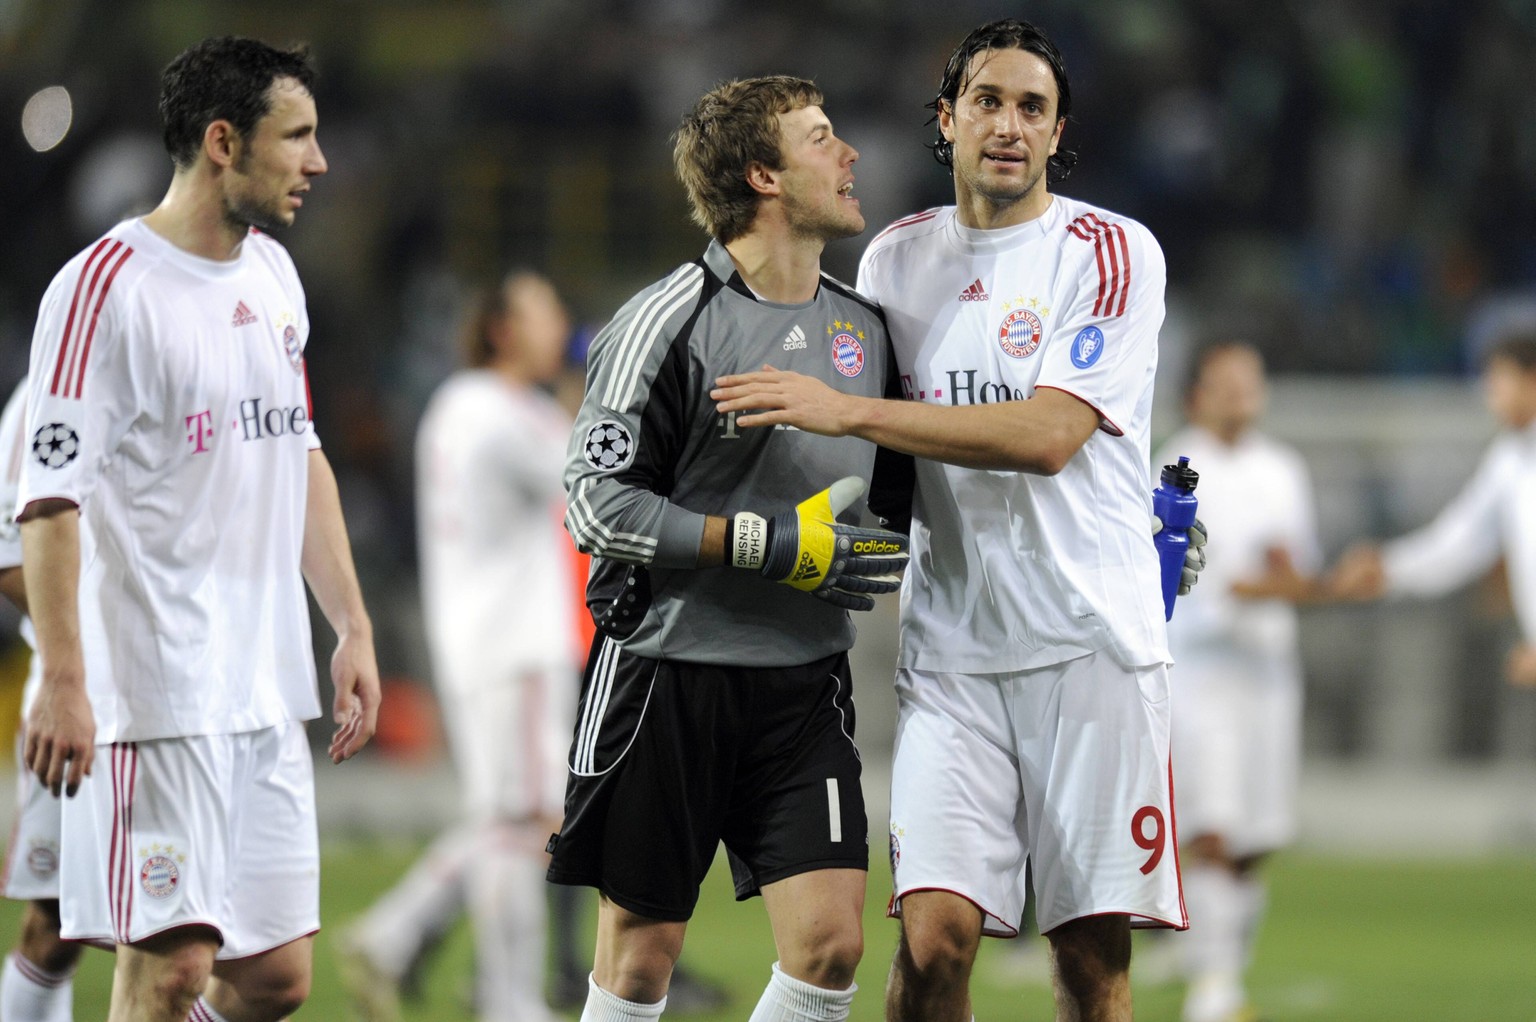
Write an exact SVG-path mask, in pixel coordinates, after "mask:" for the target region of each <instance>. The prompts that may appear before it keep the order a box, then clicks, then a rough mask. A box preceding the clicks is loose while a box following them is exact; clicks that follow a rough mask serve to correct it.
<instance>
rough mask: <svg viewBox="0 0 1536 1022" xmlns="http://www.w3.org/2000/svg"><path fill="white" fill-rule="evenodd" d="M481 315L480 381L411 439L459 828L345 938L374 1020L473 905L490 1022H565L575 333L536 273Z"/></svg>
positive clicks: (477, 326) (438, 397)
mask: <svg viewBox="0 0 1536 1022" xmlns="http://www.w3.org/2000/svg"><path fill="white" fill-rule="evenodd" d="M480 304H481V308H480V309H479V311H478V313H477V315H476V316H475V317H474V319H473V322H472V323H471V325H470V328H469V330H468V331H467V333H466V338H467V342H468V343H467V355H468V360H467V361H468V363H469V368H467V369H463V370H461V371H459V372H457V373H455V374H454V375H453V376H451V377H449V379H448V380H447V381H446V382H445V383H443V385H442V386H441V387H439V388H438V390H437V392H436V393H435V394H434V395H433V397H432V400H431V402H430V403H429V404H428V405H427V410H426V414H425V415H424V416H423V417H422V421H421V426H420V429H419V430H418V432H417V437H416V487H417V488H416V495H417V504H418V509H419V514H418V524H419V528H420V541H421V542H420V549H421V572H422V608H423V611H424V613H425V616H426V626H427V641H428V645H429V647H430V650H431V654H432V666H433V674H434V676H435V678H436V681H437V690H438V697H439V702H440V703H441V705H442V708H443V715H444V721H445V723H446V725H447V730H448V736H449V744H450V746H451V747H452V749H453V752H454V756H455V758H456V759H457V761H458V766H459V776H460V779H461V781H462V783H463V785H464V789H465V805H464V809H465V819H464V821H463V822H462V823H460V824H458V825H457V826H455V827H453V828H451V829H450V830H448V831H446V832H445V833H443V834H442V835H441V836H440V837H439V838H438V839H437V840H436V841H434V842H433V844H432V846H431V847H430V848H428V849H427V851H426V853H425V854H424V855H423V856H422V858H421V859H420V860H419V861H418V862H417V864H416V865H415V866H414V867H413V868H412V869H411V871H410V872H409V873H408V874H407V875H406V877H405V878H404V879H402V880H401V882H400V883H399V884H397V885H396V886H395V887H394V888H393V889H391V890H390V891H389V892H388V893H387V894H385V896H384V897H383V898H381V899H380V900H379V901H378V902H377V903H376V904H375V905H374V906H373V908H371V909H370V910H369V911H368V912H367V913H366V914H365V915H364V916H363V917H362V918H361V919H360V920H359V921H358V922H357V923H356V924H355V925H354V926H352V927H351V928H350V929H349V932H348V937H347V940H346V941H345V943H344V945H343V952H344V955H345V958H344V964H350V965H351V967H352V968H351V970H350V974H349V979H350V982H349V985H350V986H351V987H352V992H353V994H354V997H355V998H356V999H357V1001H358V1003H359V1005H360V1006H361V1007H363V1008H364V1010H365V1016H366V1017H368V1018H373V1019H389V1018H398V1017H399V1006H398V1003H397V997H396V994H395V991H396V989H397V988H398V986H399V984H400V981H401V980H402V979H403V978H404V977H405V975H406V973H407V971H408V969H409V968H410V967H411V966H412V963H413V960H414V959H415V958H416V957H417V956H418V955H419V954H420V953H421V951H422V949H423V946H424V945H426V944H427V943H430V942H431V941H432V940H433V939H434V938H435V937H436V936H439V935H441V933H442V931H444V930H445V929H446V928H447V924H448V923H449V922H450V921H451V920H452V918H453V917H454V916H456V915H457V914H458V911H459V910H460V907H461V906H465V905H467V907H468V910H469V914H470V918H471V920H472V922H473V925H474V934H475V947H476V969H475V974H476V979H477V984H478V997H477V1006H478V1010H479V1015H480V1017H481V1018H484V1019H488V1020H495V1022H539V1020H546V1019H547V1020H552V1019H553V1018H554V1017H555V1016H554V1015H553V1014H552V1013H551V1012H550V1011H549V1009H548V1008H547V1007H546V1006H545V1003H544V945H545V940H544V932H545V926H544V916H545V907H544V906H545V896H546V895H545V889H546V886H547V885H546V884H545V881H544V870H545V869H546V867H547V866H548V863H549V856H548V855H546V854H545V852H544V842H545V839H546V838H547V837H548V835H549V832H550V831H551V830H555V829H558V828H559V825H560V809H561V802H562V800H563V799H564V796H565V767H564V760H565V751H566V748H567V747H568V746H569V744H570V735H571V727H572V725H573V724H574V717H575V711H576V696H577V680H578V675H577V672H576V664H577V660H578V657H579V651H578V650H577V648H576V623H575V621H574V618H575V614H576V594H575V592H574V591H573V581H574V572H573V571H572V567H571V560H572V558H573V557H574V555H575V551H574V550H573V549H572V547H571V542H570V538H569V537H568V536H567V535H566V534H565V530H564V528H563V527H562V525H561V520H562V517H563V515H564V512H565V486H564V483H563V482H562V476H563V473H564V470H565V449H566V444H567V443H568V441H569V440H570V434H571V418H570V415H569V414H567V413H566V411H565V410H564V409H563V408H561V407H560V405H559V404H558V403H557V402H556V401H555V399H554V398H553V397H551V396H550V395H549V394H548V393H547V392H545V391H544V390H542V389H541V387H542V386H544V385H547V384H550V383H552V382H554V380H555V379H556V378H557V377H558V376H559V373H560V370H561V366H562V362H563V359H564V354H565V345H566V340H567V338H568V337H569V335H570V320H569V319H568V317H567V316H566V313H565V309H564V307H563V306H562V305H561V303H560V299H559V297H558V296H557V295H556V294H555V289H554V288H553V287H552V286H551V285H550V283H549V282H548V281H547V280H545V279H544V278H543V277H541V276H539V275H538V274H535V273H532V272H526V271H525V272H518V273H514V274H512V275H510V276H509V277H507V278H506V280H505V281H503V282H502V283H501V285H500V286H499V287H496V288H494V289H492V290H491V291H490V292H489V293H488V296H487V298H486V299H485V300H483V301H482V302H481V303H480Z"/></svg>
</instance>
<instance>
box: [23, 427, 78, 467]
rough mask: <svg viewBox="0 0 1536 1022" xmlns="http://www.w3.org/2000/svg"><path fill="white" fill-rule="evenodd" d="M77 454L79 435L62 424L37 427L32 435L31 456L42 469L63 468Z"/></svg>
mask: <svg viewBox="0 0 1536 1022" xmlns="http://www.w3.org/2000/svg"><path fill="white" fill-rule="evenodd" d="M79 453H80V437H79V435H78V434H76V433H75V431H74V430H73V429H71V428H70V427H68V426H66V425H64V423H62V422H50V423H48V425H46V426H39V427H38V428H37V432H36V433H33V434H32V455H33V457H35V458H37V460H38V463H39V464H40V465H42V466H43V467H44V468H63V467H64V466H65V465H68V464H69V463H70V462H72V461H74V460H75V455H77V454H79Z"/></svg>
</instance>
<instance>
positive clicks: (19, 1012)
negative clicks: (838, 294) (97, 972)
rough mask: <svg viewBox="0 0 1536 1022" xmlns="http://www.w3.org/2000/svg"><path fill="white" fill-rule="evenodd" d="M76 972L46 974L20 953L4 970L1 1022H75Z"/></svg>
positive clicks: (0, 992)
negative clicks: (3, 1021) (73, 1005)
mask: <svg viewBox="0 0 1536 1022" xmlns="http://www.w3.org/2000/svg"><path fill="white" fill-rule="evenodd" d="M73 1001H74V970H73V969H71V970H70V971H69V972H65V973H53V972H45V971H43V970H42V969H40V968H38V967H37V966H36V965H33V964H32V963H31V962H29V961H28V960H27V959H25V958H23V957H22V956H21V954H20V953H19V952H12V953H11V954H8V955H6V956H5V968H4V969H3V970H0V1019H5V1022H71V1019H72V1018H73V1017H74V1013H73V1009H72V1007H71V1005H72V1004H73Z"/></svg>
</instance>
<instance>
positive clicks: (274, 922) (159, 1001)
mask: <svg viewBox="0 0 1536 1022" xmlns="http://www.w3.org/2000/svg"><path fill="white" fill-rule="evenodd" d="M312 79H313V72H312V69H311V67H310V65H309V62H308V59H307V57H306V55H305V54H304V53H303V52H302V51H294V52H285V51H280V50H276V49H273V48H271V47H269V46H266V45H264V44H262V43H259V42H255V41H252V40H245V39H231V38H224V39H212V40H206V41H204V42H202V43H199V44H197V45H196V46H193V47H191V48H190V49H188V50H187V51H185V52H184V53H182V54H181V55H180V56H179V57H177V58H176V59H175V60H174V61H172V63H171V64H170V65H169V66H168V67H167V68H166V70H165V73H164V76H163V78H162V82H161V100H160V108H161V113H162V117H163V119H164V122H165V141H166V148H167V149H168V151H169V152H170V154H171V158H172V160H173V162H174V164H175V173H174V175H173V177H172V180H171V185H170V189H169V190H168V192H167V193H166V196H165V199H164V200H163V201H162V202H161V204H160V205H159V206H158V207H157V208H156V209H155V210H154V211H153V212H151V213H150V214H149V215H147V216H145V217H143V218H142V219H137V220H131V221H128V222H125V223H122V224H119V225H118V226H117V227H114V228H113V229H112V230H111V231H109V232H107V234H106V236H104V237H103V238H102V239H101V240H100V241H98V242H96V243H94V244H92V245H91V246H90V247H89V248H87V249H86V250H85V251H84V252H82V253H81V254H80V255H78V256H76V257H75V258H74V259H72V260H70V262H69V263H68V264H66V266H65V267H64V269H63V270H62V271H60V273H59V275H58V276H57V277H56V278H55V279H54V281H53V284H52V285H51V286H50V287H49V289H48V292H47V294H46V295H45V296H44V298H43V302H42V307H41V310H40V312H39V316H38V323H37V329H36V333H35V335H34V339H33V345H32V359H31V382H30V385H29V392H28V413H27V425H26V435H27V438H28V451H27V457H26V461H25V465H24V467H23V469H22V476H21V487H20V495H19V497H18V506H19V507H20V508H21V514H20V516H19V517H20V520H21V523H22V525H21V531H22V542H23V549H24V554H25V571H26V586H27V594H28V597H29V601H30V607H31V613H32V620H33V623H34V625H35V626H36V631H37V640H38V650H39V653H40V655H41V656H42V660H43V677H42V686H41V689H40V691H39V694H38V697H37V700H36V703H35V705H34V707H33V709H32V712H31V714H30V716H29V718H28V721H27V741H26V758H27V762H28V765H29V767H30V769H31V770H32V771H33V772H34V773H35V774H36V775H37V776H38V778H39V779H40V780H41V781H42V782H43V783H44V784H46V785H47V786H48V787H49V788H50V789H51V790H52V791H53V792H54V793H55V794H56V795H57V794H59V793H60V792H61V791H62V792H63V793H64V794H66V795H68V796H70V797H69V798H68V799H67V800H66V801H65V803H64V807H63V825H62V826H63V832H62V845H63V847H62V866H61V875H60V893H61V917H62V934H63V936H64V937H65V938H68V939H74V940H88V941H92V942H97V943H104V944H108V945H115V947H116V949H117V964H116V971H115V974H114V979H113V989H112V1007H111V1014H110V1019H111V1022H129V1020H134V1022H137V1020H155V1022H160V1020H163V1022H181V1020H183V1019H187V1018H188V1017H190V1018H192V1019H194V1020H197V1022H208V1020H218V1019H227V1020H230V1022H246V1020H266V1019H278V1018H283V1017H285V1016H287V1015H289V1014H291V1013H292V1012H293V1011H294V1010H296V1009H297V1008H298V1006H299V1005H300V1004H301V1003H302V1002H303V1000H304V998H305V996H306V994H307V993H308V989H309V982H310V968H311V966H310V945H311V939H312V935H313V933H314V932H315V931H316V930H317V929H318V928H319V897H318V894H319V892H318V869H319V854H318V842H317V838H316V833H315V810H314V779H313V765H312V762H311V758H310V752H309V744H308V741H307V739H306V737H305V733H304V721H306V720H308V719H310V718H312V717H315V716H318V715H319V712H320V702H319V693H318V691H317V687H316V682H315V674H314V661H313V647H312V644H311V639H310V629H309V616H308V610H307V603H306V599H305V593H304V583H305V581H306V580H307V581H308V583H309V586H310V589H311V591H312V592H313V593H314V596H315V599H316V601H317V602H318V604H319V606H320V609H321V610H322V612H323V613H324V614H325V616H326V619H327V620H328V621H329V622H330V623H331V625H332V627H334V628H335V630H336V633H337V647H336V651H335V654H334V656H333V658H332V661H331V678H332V681H333V682H334V684H335V690H336V698H335V704H334V717H335V721H336V723H337V725H338V728H337V731H336V734H335V736H334V738H333V739H332V741H331V745H330V755H331V758H332V759H333V760H334V761H336V762H340V761H342V760H344V759H346V758H348V757H349V756H351V755H352V754H353V753H355V752H356V751H357V750H358V749H360V748H361V747H362V746H363V745H364V744H365V743H366V742H367V741H368V739H369V738H370V737H371V736H372V733H373V728H374V724H375V720H376V716H377V708H378V698H379V687H378V669H377V666H376V665H375V662H374V653H373V638H372V626H371V624H370V622H369V619H368V615H367V612H366V610H365V609H364V606H363V601H362V596H361V593H360V592H359V589H358V584H357V578H356V573H355V571H354V569H353V564H352V555H351V551H350V548H349V544H348V541H347V536H346V530H345V527H344V525H343V522H342V516H341V507H340V503H339V500H338V497H337V491H336V482H335V477H334V475H333V474H332V472H331V469H330V466H329V464H328V463H327V461H326V458H325V455H324V454H323V453H322V452H321V450H320V448H319V442H318V440H317V439H316V437H315V432H314V429H313V427H312V425H311V421H310V419H311V415H310V403H309V394H308V386H307V382H306V376H305V362H304V347H305V341H306V340H307V338H308V333H309V320H308V317H307V314H306V311H305V303H304V292H303V289H302V288H301V287H300V285H299V279H298V275H297V273H296V272H295V270H294V266H293V262H292V260H291V259H290V258H289V257H288V254H287V252H286V251H285V250H284V249H283V248H282V247H281V246H280V245H279V244H277V242H275V241H273V240H272V239H271V238H270V237H268V236H267V235H266V234H263V233H260V232H258V231H257V230H255V228H257V227H259V228H261V229H262V230H270V229H278V228H282V227H286V226H288V225H290V224H291V223H292V222H293V220H294V217H295V214H296V212H297V210H298V208H299V207H300V206H301V205H302V204H303V201H304V196H305V195H306V193H307V192H308V191H309V187H310V181H311V179H312V178H314V177H315V176H317V175H319V174H323V173H324V172H325V169H326V164H325V159H324V157H323V156H322V155H321V152H320V147H319V144H318V142H317V141H316V134H315V133H316V126H317V121H316V114H315V102H314V99H313V96H312V95H311V90H310V85H311V82H312ZM210 975H211V976H212V978H213V979H212V982H210V979H209V977H210ZM205 988H206V994H204V990H205ZM189 1013H190V1015H189Z"/></svg>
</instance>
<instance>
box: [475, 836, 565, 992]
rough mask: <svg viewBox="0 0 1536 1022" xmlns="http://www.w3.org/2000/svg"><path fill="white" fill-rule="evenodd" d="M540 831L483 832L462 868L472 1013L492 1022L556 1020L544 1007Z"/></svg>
mask: <svg viewBox="0 0 1536 1022" xmlns="http://www.w3.org/2000/svg"><path fill="white" fill-rule="evenodd" d="M543 832H544V828H537V833H532V832H530V831H529V830H528V828H526V827H522V828H519V827H516V826H512V825H502V826H488V827H486V828H485V829H484V830H483V831H482V832H481V840H480V842H479V844H478V846H477V850H476V854H475V855H474V856H473V857H472V858H471V859H470V861H469V863H468V864H467V866H466V871H465V876H464V880H465V891H466V893H467V894H468V896H469V917H470V922H471V923H473V929H474V936H475V958H476V962H477V966H478V967H477V969H476V975H477V982H478V984H479V989H480V1004H479V1014H480V1017H481V1018H484V1019H488V1020H492V1022H512V1020H517V1022H546V1020H547V1022H556V1016H555V1015H554V1014H553V1013H552V1012H551V1011H550V1009H549V1006H548V1005H547V1004H546V1003H545V1001H544V945H545V939H546V937H545V934H546V922H545V916H546V914H547V912H546V901H545V899H546V891H545V883H546V882H545V879H544V870H545V866H544V862H543V859H544V854H543V846H542V845H541V844H540V843H539V842H538V841H537V840H536V838H537V837H538V836H540V835H542V834H543Z"/></svg>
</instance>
